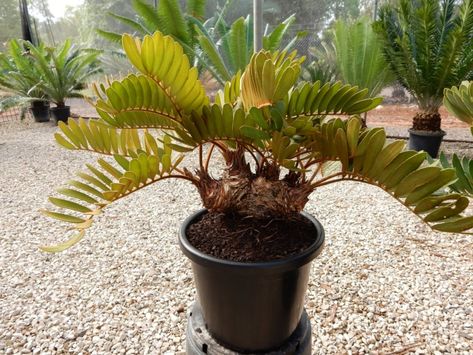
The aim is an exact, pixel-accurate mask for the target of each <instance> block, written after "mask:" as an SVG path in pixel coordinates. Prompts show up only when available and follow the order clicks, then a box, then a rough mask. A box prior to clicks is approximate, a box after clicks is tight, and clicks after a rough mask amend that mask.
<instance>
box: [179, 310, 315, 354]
mask: <svg viewBox="0 0 473 355" xmlns="http://www.w3.org/2000/svg"><path fill="white" fill-rule="evenodd" d="M311 338H312V330H311V326H310V321H309V317H308V316H307V313H306V312H305V310H304V311H303V312H302V317H301V320H300V322H299V324H298V325H297V328H296V330H295V331H294V333H292V335H291V336H290V337H289V339H288V340H287V342H286V343H285V344H284V345H282V346H281V347H280V348H279V349H275V350H272V351H269V352H264V353H258V355H288V354H291V355H310V354H311V346H312V342H311ZM186 339H187V340H186V354H187V355H205V354H208V355H240V354H248V353H239V352H235V351H233V350H230V349H228V348H226V347H224V346H222V345H220V344H219V343H217V341H216V340H215V339H214V338H213V337H212V336H211V335H210V333H209V332H208V330H207V328H206V325H205V321H204V318H203V316H202V310H201V309H200V305H199V304H198V303H197V302H195V303H194V305H193V306H192V311H191V313H190V315H189V316H188V318H187V334H186ZM250 354H254V353H250ZM255 355H256V354H255Z"/></svg>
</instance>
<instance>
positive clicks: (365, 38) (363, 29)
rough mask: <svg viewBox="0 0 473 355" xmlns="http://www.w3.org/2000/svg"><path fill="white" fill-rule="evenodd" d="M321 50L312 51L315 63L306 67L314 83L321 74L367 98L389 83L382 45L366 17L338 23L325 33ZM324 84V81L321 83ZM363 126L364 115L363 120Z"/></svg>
mask: <svg viewBox="0 0 473 355" xmlns="http://www.w3.org/2000/svg"><path fill="white" fill-rule="evenodd" d="M327 37H328V38H327V39H326V41H324V42H323V45H322V49H320V50H314V51H313V54H314V55H315V56H316V57H317V61H315V62H313V63H312V64H311V66H309V73H310V72H312V76H313V77H314V78H313V79H312V80H311V81H316V80H314V79H317V76H320V75H322V77H321V79H324V76H325V77H327V78H330V76H331V75H334V76H335V78H336V79H338V80H341V81H342V82H344V83H350V84H352V85H357V86H358V87H360V88H367V89H368V94H369V95H370V96H376V95H378V94H379V93H380V92H381V90H382V89H383V88H384V87H385V86H386V85H387V84H389V83H390V82H392V81H393V78H392V73H391V72H390V70H389V67H388V66H387V64H386V61H385V60H384V56H383V48H382V42H381V41H380V39H379V38H378V35H377V34H376V33H375V32H374V31H373V28H372V23H371V21H370V19H369V18H366V17H364V18H361V19H359V20H357V21H355V22H346V21H343V20H338V21H336V22H335V23H334V25H333V27H332V29H331V30H330V31H329V32H328V33H327ZM321 81H322V82H324V80H321ZM363 125H364V126H366V113H365V114H364V117H363Z"/></svg>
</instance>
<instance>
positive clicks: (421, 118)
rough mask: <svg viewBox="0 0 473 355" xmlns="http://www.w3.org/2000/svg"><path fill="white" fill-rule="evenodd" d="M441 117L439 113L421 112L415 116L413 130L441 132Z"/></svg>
mask: <svg viewBox="0 0 473 355" xmlns="http://www.w3.org/2000/svg"><path fill="white" fill-rule="evenodd" d="M440 127H441V117H440V113H439V112H438V111H436V112H435V111H434V112H419V113H417V114H416V115H415V116H414V119H413V125H412V129H414V130H417V131H431V132H438V131H440V130H441V128H440Z"/></svg>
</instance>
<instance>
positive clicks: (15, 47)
mask: <svg viewBox="0 0 473 355" xmlns="http://www.w3.org/2000/svg"><path fill="white" fill-rule="evenodd" d="M31 48H35V50H36V51H37V52H38V53H41V54H42V55H43V56H45V57H46V56H47V55H48V54H47V52H46V50H45V47H44V46H42V45H40V46H37V47H34V46H33V45H32V44H31V43H29V42H26V41H21V40H11V41H9V42H8V51H7V52H6V53H0V90H2V91H5V92H6V93H7V95H5V96H4V97H2V98H1V99H0V109H1V110H6V109H8V108H10V107H17V106H20V107H22V109H24V110H26V109H27V108H28V106H29V108H30V110H31V113H32V114H33V117H34V119H35V121H36V122H47V121H49V101H48V98H47V96H46V94H45V93H44V92H43V91H42V90H41V89H40V88H39V82H40V81H41V75H40V73H39V71H38V70H37V68H36V66H35V65H34V64H33V58H32V56H31V55H30V50H31Z"/></svg>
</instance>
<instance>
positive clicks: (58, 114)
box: [51, 106, 71, 122]
mask: <svg viewBox="0 0 473 355" xmlns="http://www.w3.org/2000/svg"><path fill="white" fill-rule="evenodd" d="M51 115H52V116H53V118H54V120H55V121H56V122H59V121H62V122H67V120H68V119H69V117H71V107H70V106H64V107H53V108H51Z"/></svg>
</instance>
